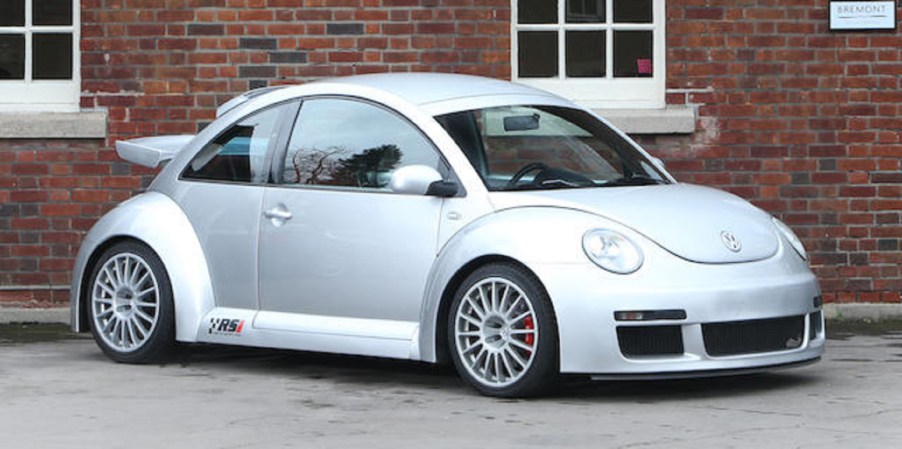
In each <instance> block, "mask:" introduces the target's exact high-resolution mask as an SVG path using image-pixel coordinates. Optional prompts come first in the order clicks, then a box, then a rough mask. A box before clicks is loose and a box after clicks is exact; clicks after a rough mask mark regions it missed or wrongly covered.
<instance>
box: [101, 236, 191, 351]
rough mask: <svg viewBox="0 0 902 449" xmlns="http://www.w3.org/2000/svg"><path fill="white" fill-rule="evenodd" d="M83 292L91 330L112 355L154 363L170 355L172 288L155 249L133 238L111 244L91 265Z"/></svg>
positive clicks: (171, 345)
mask: <svg viewBox="0 0 902 449" xmlns="http://www.w3.org/2000/svg"><path fill="white" fill-rule="evenodd" d="M87 293H88V297H89V300H90V302H89V304H88V308H89V309H88V315H89V320H88V323H89V326H90V328H91V334H93V336H94V340H95V341H96V342H97V345H98V346H100V349H102V350H103V352H104V353H105V354H106V355H107V356H109V357H110V358H111V359H113V360H115V361H117V362H126V363H152V362H158V361H162V360H163V359H165V357H166V356H168V355H169V354H170V352H171V350H172V347H173V346H174V344H175V318H174V311H173V302H172V287H171V285H170V283H169V276H168V275H167V273H166V269H165V267H164V266H163V262H162V261H161V260H160V258H159V256H157V254H156V253H155V252H153V250H151V249H150V248H148V247H147V246H145V245H143V244H141V243H138V242H134V241H123V242H119V243H116V244H114V245H113V246H111V247H110V248H108V249H107V250H106V251H104V252H103V254H101V256H100V258H99V259H98V260H97V263H96V264H95V265H94V268H93V270H92V272H91V278H90V284H89V285H88V292H87Z"/></svg>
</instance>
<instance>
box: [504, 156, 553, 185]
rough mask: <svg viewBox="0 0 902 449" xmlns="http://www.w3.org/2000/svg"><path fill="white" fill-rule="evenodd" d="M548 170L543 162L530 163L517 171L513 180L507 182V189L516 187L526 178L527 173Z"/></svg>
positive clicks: (512, 177)
mask: <svg viewBox="0 0 902 449" xmlns="http://www.w3.org/2000/svg"><path fill="white" fill-rule="evenodd" d="M547 169H548V166H547V165H545V164H543V163H541V162H530V163H528V164H526V165H524V166H523V168H521V169H519V170H517V172H516V173H514V176H511V179H510V181H508V182H507V186H506V187H505V188H508V189H510V188H512V187H516V186H517V183H519V182H520V179H522V178H523V177H524V176H526V174H527V173H530V172H534V171H541V170H547Z"/></svg>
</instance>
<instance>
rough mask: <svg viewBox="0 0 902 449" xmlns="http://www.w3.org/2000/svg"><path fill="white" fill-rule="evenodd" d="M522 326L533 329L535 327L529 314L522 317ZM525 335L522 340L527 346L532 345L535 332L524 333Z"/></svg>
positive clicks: (534, 340)
mask: <svg viewBox="0 0 902 449" xmlns="http://www.w3.org/2000/svg"><path fill="white" fill-rule="evenodd" d="M523 328H524V329H526V330H533V329H535V328H536V324H535V323H533V321H532V316H531V315H530V316H528V317H526V318H523ZM525 337H526V338H524V340H523V342H524V343H526V345H527V346H532V345H533V344H534V343H535V342H536V336H535V334H526V335H525Z"/></svg>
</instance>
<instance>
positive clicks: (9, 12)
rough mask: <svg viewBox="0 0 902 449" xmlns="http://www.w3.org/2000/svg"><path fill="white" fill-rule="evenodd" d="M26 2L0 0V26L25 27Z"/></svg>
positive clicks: (22, 0)
mask: <svg viewBox="0 0 902 449" xmlns="http://www.w3.org/2000/svg"><path fill="white" fill-rule="evenodd" d="M25 1H26V0H0V26H6V27H22V26H25Z"/></svg>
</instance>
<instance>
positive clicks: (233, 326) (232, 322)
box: [207, 318, 244, 336]
mask: <svg viewBox="0 0 902 449" xmlns="http://www.w3.org/2000/svg"><path fill="white" fill-rule="evenodd" d="M242 329H244V320H237V319H230V318H210V327H209V328H208V329H207V333H209V334H215V335H234V336H240V335H241V330H242Z"/></svg>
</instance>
